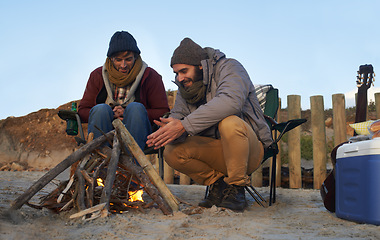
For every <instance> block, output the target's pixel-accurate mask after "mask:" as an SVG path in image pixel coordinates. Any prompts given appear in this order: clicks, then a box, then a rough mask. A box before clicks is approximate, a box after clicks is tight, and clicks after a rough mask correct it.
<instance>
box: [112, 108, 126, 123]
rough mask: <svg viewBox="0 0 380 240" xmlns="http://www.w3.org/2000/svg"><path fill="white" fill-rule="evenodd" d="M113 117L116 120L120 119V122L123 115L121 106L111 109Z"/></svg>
mask: <svg viewBox="0 0 380 240" xmlns="http://www.w3.org/2000/svg"><path fill="white" fill-rule="evenodd" d="M113 113H114V115H113V117H114V118H115V119H116V118H118V119H120V120H123V115H124V108H123V107H122V106H115V107H114V108H113Z"/></svg>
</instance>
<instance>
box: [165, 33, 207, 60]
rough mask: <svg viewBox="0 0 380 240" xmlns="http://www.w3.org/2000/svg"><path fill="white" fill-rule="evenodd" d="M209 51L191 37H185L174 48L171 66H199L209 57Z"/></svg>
mask: <svg viewBox="0 0 380 240" xmlns="http://www.w3.org/2000/svg"><path fill="white" fill-rule="evenodd" d="M207 58H208V55H207V52H206V51H205V50H204V49H203V48H202V47H201V46H199V45H198V44H196V43H195V42H194V41H193V40H191V39H190V38H184V39H183V40H182V41H181V43H180V45H179V46H178V47H177V48H176V49H175V50H174V53H173V56H172V59H171V61H170V66H171V67H173V65H174V64H188V65H194V66H199V65H201V61H202V60H204V59H207Z"/></svg>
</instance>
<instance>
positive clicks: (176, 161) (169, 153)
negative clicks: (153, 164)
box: [164, 144, 185, 170]
mask: <svg viewBox="0 0 380 240" xmlns="http://www.w3.org/2000/svg"><path fill="white" fill-rule="evenodd" d="M179 145H181V144H169V145H166V146H165V150H164V159H165V162H166V163H167V164H168V165H169V166H170V167H172V168H174V169H177V170H178V169H180V168H181V166H182V165H183V164H184V162H185V160H184V157H183V156H181V155H182V154H183V153H184V149H183V148H182V147H180V146H179Z"/></svg>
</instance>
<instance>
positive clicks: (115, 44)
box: [107, 31, 141, 57]
mask: <svg viewBox="0 0 380 240" xmlns="http://www.w3.org/2000/svg"><path fill="white" fill-rule="evenodd" d="M125 51H132V52H135V53H138V54H140V53H141V52H140V49H139V48H138V47H137V42H136V40H135V38H134V37H133V36H132V35H131V34H130V33H129V32H126V31H120V32H115V34H114V35H113V36H112V37H111V40H110V45H109V48H108V52H107V57H111V56H112V55H113V54H115V53H117V52H125Z"/></svg>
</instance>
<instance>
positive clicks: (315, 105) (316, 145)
mask: <svg viewBox="0 0 380 240" xmlns="http://www.w3.org/2000/svg"><path fill="white" fill-rule="evenodd" d="M310 110H311V132H312V136H313V161H314V176H313V183H314V189H319V188H320V187H321V185H322V183H323V181H324V180H325V179H326V162H327V155H326V154H327V150H326V128H325V111H324V105H323V96H312V97H310Z"/></svg>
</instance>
